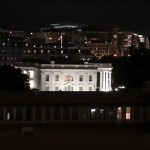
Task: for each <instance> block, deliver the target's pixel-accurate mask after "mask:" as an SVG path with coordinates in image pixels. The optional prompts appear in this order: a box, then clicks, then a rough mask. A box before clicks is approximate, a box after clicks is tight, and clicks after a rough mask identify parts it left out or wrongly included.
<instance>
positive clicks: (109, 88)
mask: <svg viewBox="0 0 150 150" xmlns="http://www.w3.org/2000/svg"><path fill="white" fill-rule="evenodd" d="M109 91H111V72H109Z"/></svg>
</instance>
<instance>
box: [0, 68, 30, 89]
mask: <svg viewBox="0 0 150 150" xmlns="http://www.w3.org/2000/svg"><path fill="white" fill-rule="evenodd" d="M29 89H30V87H29V79H28V76H27V75H25V74H22V73H21V70H20V69H16V68H15V67H13V66H10V65H3V66H1V67H0V91H24V90H29Z"/></svg>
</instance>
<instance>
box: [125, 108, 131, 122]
mask: <svg viewBox="0 0 150 150" xmlns="http://www.w3.org/2000/svg"><path fill="white" fill-rule="evenodd" d="M130 113H131V107H126V119H131V116H130Z"/></svg>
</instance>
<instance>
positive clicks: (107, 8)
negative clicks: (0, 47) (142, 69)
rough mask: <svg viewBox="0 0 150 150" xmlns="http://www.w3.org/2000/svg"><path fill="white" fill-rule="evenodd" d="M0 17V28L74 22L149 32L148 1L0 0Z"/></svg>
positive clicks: (149, 15) (149, 5)
mask: <svg viewBox="0 0 150 150" xmlns="http://www.w3.org/2000/svg"><path fill="white" fill-rule="evenodd" d="M88 1H89V2H88ZM0 18H1V25H0V26H1V27H19V28H24V29H27V28H34V27H48V25H49V24H50V23H58V22H78V23H85V24H93V25H114V26H119V27H121V28H122V29H124V30H132V31H135V32H140V33H144V34H150V0H136V1H135V0H124V1H123V0H9V1H8V0H1V1H0Z"/></svg>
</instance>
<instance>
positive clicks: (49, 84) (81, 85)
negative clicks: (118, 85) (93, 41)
mask: <svg viewBox="0 0 150 150" xmlns="http://www.w3.org/2000/svg"><path fill="white" fill-rule="evenodd" d="M17 67H19V68H21V70H22V72H23V73H26V74H28V75H29V78H30V87H31V89H39V90H40V91H96V89H97V88H99V91H106V92H108V91H111V90H112V88H111V71H112V67H111V64H84V65H58V64H43V65H42V64H41V65H36V66H32V67H31V66H30V67H28V66H25V65H24V66H17ZM98 72H99V73H100V79H99V80H97V73H98ZM80 75H82V77H83V80H82V81H80V80H79V78H80ZM46 76H47V77H46ZM56 76H57V80H56ZM89 76H91V77H92V79H91V81H89V78H90V77H89ZM46 78H47V79H46ZM46 80H47V81H46ZM97 82H99V87H97Z"/></svg>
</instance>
